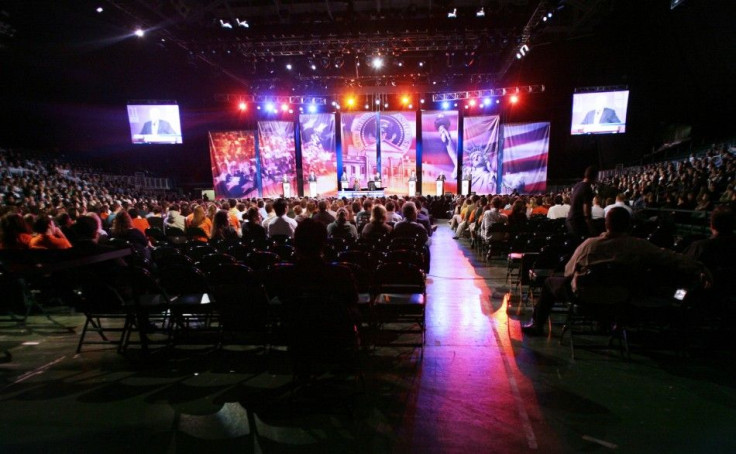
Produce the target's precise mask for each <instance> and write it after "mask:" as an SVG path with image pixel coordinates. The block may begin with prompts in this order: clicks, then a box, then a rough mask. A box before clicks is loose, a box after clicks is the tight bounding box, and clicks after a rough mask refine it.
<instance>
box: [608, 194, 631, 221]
mask: <svg viewBox="0 0 736 454" xmlns="http://www.w3.org/2000/svg"><path fill="white" fill-rule="evenodd" d="M614 207H622V208H625V209H626V211H628V212H629V214H630V215H631V214H633V212H634V210H632V209H631V207H630V206H628V205H627V204H626V196H625V195H623V194H619V195H617V196H616V202H614V203H612V204H611V205H608V206H607V207H605V208H604V209H603V211H604V213H605V214H604V216H608V212H609V211H611V209H612V208H614Z"/></svg>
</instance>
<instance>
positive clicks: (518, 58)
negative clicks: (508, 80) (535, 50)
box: [516, 52, 521, 60]
mask: <svg viewBox="0 0 736 454" xmlns="http://www.w3.org/2000/svg"><path fill="white" fill-rule="evenodd" d="M516 59H517V60H521V54H520V53H518V52H517V53H516Z"/></svg>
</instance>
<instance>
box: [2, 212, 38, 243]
mask: <svg viewBox="0 0 736 454" xmlns="http://www.w3.org/2000/svg"><path fill="white" fill-rule="evenodd" d="M31 238H32V235H31V232H30V230H29V229H28V224H26V221H24V220H23V216H21V215H19V214H18V213H8V214H6V215H5V216H3V218H2V221H0V249H28V248H29V247H30V242H31Z"/></svg>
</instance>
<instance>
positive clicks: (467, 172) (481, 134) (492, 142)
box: [462, 115, 499, 194]
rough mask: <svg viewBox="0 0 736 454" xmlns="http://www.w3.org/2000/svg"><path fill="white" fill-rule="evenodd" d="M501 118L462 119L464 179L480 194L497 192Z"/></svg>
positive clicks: (493, 116)
mask: <svg viewBox="0 0 736 454" xmlns="http://www.w3.org/2000/svg"><path fill="white" fill-rule="evenodd" d="M498 126H499V117H498V115H489V116H482V117H465V119H464V120H463V169H462V175H463V178H464V179H470V181H471V183H470V190H471V191H474V192H475V193H477V194H496V193H498V187H497V183H498Z"/></svg>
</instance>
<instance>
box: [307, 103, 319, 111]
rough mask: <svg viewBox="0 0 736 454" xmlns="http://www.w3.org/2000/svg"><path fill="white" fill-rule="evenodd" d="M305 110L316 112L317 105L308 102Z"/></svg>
mask: <svg viewBox="0 0 736 454" xmlns="http://www.w3.org/2000/svg"><path fill="white" fill-rule="evenodd" d="M307 110H308V111H309V113H315V112H317V106H315V105H314V104H310V105H309V106H308V107H307Z"/></svg>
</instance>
